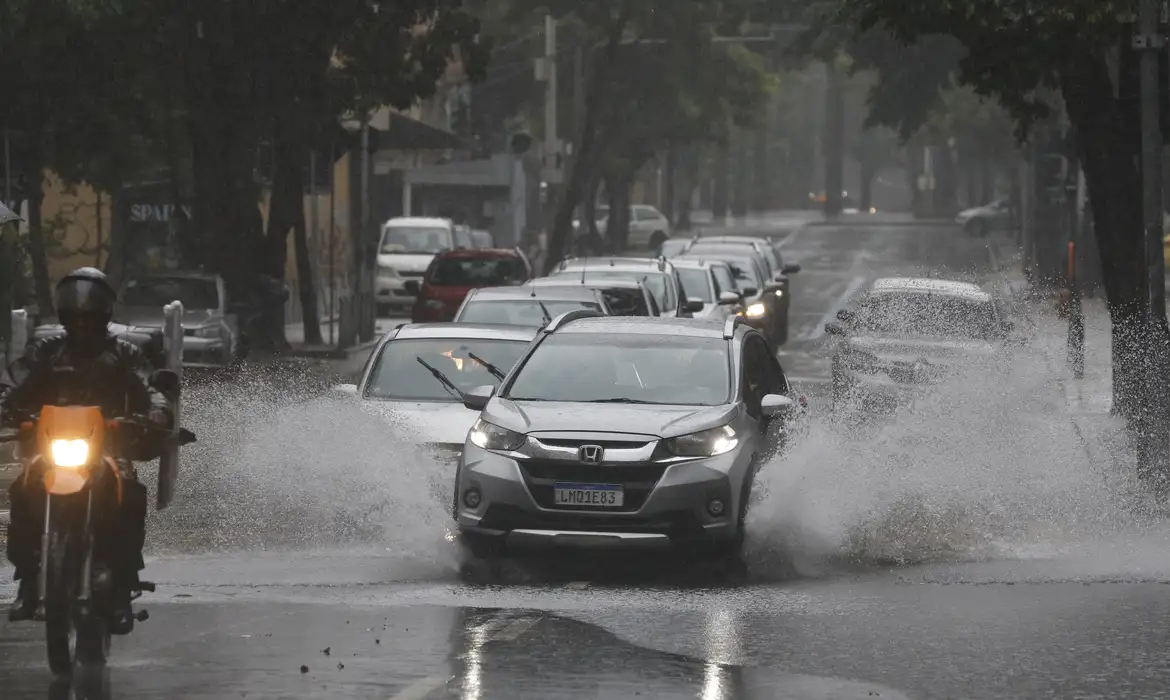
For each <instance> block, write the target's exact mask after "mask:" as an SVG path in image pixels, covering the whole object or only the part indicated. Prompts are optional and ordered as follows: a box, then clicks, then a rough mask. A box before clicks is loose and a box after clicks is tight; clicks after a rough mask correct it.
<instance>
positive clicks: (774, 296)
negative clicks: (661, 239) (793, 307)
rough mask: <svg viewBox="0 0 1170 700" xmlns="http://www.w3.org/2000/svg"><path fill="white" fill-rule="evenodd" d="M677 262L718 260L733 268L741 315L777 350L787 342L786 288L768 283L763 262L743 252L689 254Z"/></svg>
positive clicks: (716, 251)
mask: <svg viewBox="0 0 1170 700" xmlns="http://www.w3.org/2000/svg"><path fill="white" fill-rule="evenodd" d="M675 260H719V261H722V262H724V263H727V265H728V266H729V267H730V268H731V272H732V274H734V275H735V283H736V285H737V286H738V288H739V290H740V292H741V294H742V295H743V310H742V311H740V314H741V315H742V316H743V317H744V320H745V321H747V323H748V324H749V325H751V326H752V327H754V328H756V329H758V330H759V331H760V332H761V333H763V334H764V335H765V336H766V337H767V338H768V340H769V342H771V343H772V344H773V345H775V346H777V347H778V346H780V345H783V344H784V343H786V342H788V306H789V304H788V295H787V294H785V292H784V284H783V283H781V282H777V281H774V280H773V281H769V279H768V273H767V270H766V268H765V264H764V261H763V258H761V257H760V256H759V255H755V254H752V253H750V252H745V251H744V249H742V248H740V249H716V250H711V249H708V250H702V251H697V250H690V251H687V252H686V253H685V254H683V255H681V256H679V257H677V258H675Z"/></svg>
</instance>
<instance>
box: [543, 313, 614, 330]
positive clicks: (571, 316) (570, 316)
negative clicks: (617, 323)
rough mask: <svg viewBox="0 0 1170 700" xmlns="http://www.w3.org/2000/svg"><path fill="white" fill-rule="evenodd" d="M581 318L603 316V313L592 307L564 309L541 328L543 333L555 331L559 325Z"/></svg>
mask: <svg viewBox="0 0 1170 700" xmlns="http://www.w3.org/2000/svg"><path fill="white" fill-rule="evenodd" d="M581 318H605V314H603V313H601V312H600V311H595V310H593V309H573V310H572V311H566V312H565V313H563V314H561V315H560V316H557V317H556V318H554V319H553V320H551V321H549V322H548V325H546V326H545V327H544V328H542V329H541V330H543V331H544V332H545V333H556V332H557V329H559V328H560V327H561V326H564V325H567V324H569V323H571V322H573V321H576V320H577V319H581Z"/></svg>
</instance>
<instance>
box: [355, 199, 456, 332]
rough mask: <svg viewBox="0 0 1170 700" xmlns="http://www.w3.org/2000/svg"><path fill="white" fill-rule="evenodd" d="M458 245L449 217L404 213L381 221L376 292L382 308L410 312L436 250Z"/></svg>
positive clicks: (379, 305)
mask: <svg viewBox="0 0 1170 700" xmlns="http://www.w3.org/2000/svg"><path fill="white" fill-rule="evenodd" d="M453 248H455V226H454V225H453V224H452V223H451V220H450V219H440V218H436V217H401V218H396V219H390V220H389V221H387V222H386V223H384V224H382V237H381V240H380V241H379V242H378V269H377V271H376V272H377V275H376V278H375V282H374V294H375V296H376V298H377V303H378V309H379V312H381V311H383V310H386V311H390V312H395V311H399V312H406V313H409V312H410V308H411V307H412V306H413V305H414V299H415V297H416V296H418V289H419V287H420V286H421V285H422V278H423V275H424V274H425V273H426V271H427V267H428V266H429V265H430V264H431V260H432V259H433V258H434V257H435V254H436V253H439V252H441V251H444V250H451V249H453Z"/></svg>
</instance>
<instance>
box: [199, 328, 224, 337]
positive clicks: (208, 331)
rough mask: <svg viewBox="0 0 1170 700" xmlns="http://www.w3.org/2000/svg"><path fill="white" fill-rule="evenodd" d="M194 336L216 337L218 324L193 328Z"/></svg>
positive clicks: (217, 335)
mask: <svg viewBox="0 0 1170 700" xmlns="http://www.w3.org/2000/svg"><path fill="white" fill-rule="evenodd" d="M195 337H196V338H218V337H219V326H200V327H198V328H196V329H195Z"/></svg>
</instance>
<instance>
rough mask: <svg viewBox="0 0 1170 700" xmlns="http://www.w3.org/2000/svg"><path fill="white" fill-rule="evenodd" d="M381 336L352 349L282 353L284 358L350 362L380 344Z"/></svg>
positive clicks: (320, 349)
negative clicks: (353, 357)
mask: <svg viewBox="0 0 1170 700" xmlns="http://www.w3.org/2000/svg"><path fill="white" fill-rule="evenodd" d="M381 339H382V338H381V335H379V336H378V337H376V338H374V339H373V340H368V341H365V342H363V343H358V344H357V345H354V346H353V347H351V348H299V349H293V350H288V351H286V352H283V353H281V356H282V357H301V358H307V359H311V360H348V359H349V358H350V357H351V356H353V355H356V354H358V353H359V352H363V351H365V350H369V349H370V348H373V347H374V346H375V345H377V344H378V341H379V340H381Z"/></svg>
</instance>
